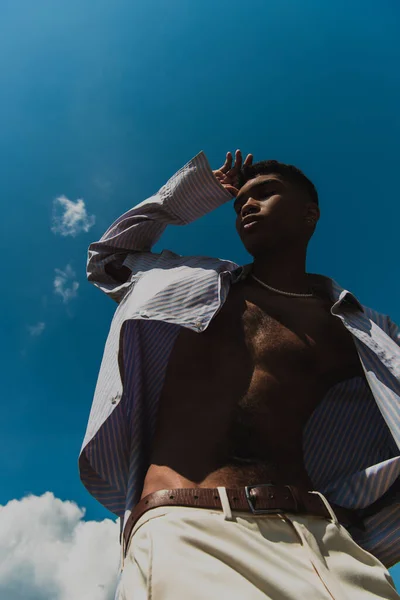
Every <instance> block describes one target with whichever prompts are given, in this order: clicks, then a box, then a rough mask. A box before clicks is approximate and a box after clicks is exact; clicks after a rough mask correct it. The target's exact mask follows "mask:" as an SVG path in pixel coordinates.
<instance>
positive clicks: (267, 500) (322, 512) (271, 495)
mask: <svg viewBox="0 0 400 600" xmlns="http://www.w3.org/2000/svg"><path fill="white" fill-rule="evenodd" d="M226 492H227V495H228V499H229V504H230V506H231V509H232V511H242V512H248V513H250V514H254V515H266V514H274V513H275V514H277V513H294V514H296V513H299V514H301V513H303V514H309V515H315V516H318V517H324V518H326V519H331V518H332V517H331V515H330V513H329V511H328V509H327V507H326V506H325V504H324V502H323V500H322V499H321V497H320V496H318V494H312V493H310V491H309V490H307V489H306V488H299V487H295V486H290V485H270V484H259V485H247V486H244V487H241V488H226ZM157 506H191V507H196V508H213V509H220V510H222V504H221V500H220V497H219V494H218V490H217V489H216V488H178V489H175V490H159V491H158V492H153V493H152V494H148V495H147V496H145V497H144V498H142V500H140V502H139V503H138V504H137V505H136V506H135V508H134V509H133V511H132V513H131V514H130V516H129V518H128V521H127V522H126V525H125V528H124V532H123V536H124V548H125V552H126V549H127V547H128V542H129V538H130V536H131V533H132V529H133V527H134V525H135V523H136V522H137V521H138V519H139V518H140V517H141V516H142V515H143V514H144V513H145V512H146V511H147V510H150V509H152V508H156V507H157ZM330 506H331V507H332V509H333V511H334V513H335V515H336V517H337V519H338V521H339V522H340V523H341V524H342V525H345V526H347V525H352V524H355V522H356V519H355V516H354V513H353V512H352V511H351V510H349V509H346V508H343V507H341V506H336V505H335V504H331V503H330Z"/></svg>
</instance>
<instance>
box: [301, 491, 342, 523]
mask: <svg viewBox="0 0 400 600" xmlns="http://www.w3.org/2000/svg"><path fill="white" fill-rule="evenodd" d="M309 493H310V494H317V496H319V497H320V498H321V500H322V502H323V503H324V505H325V508H326V510H327V511H328V513H329V514H330V516H331V519H332V522H333V523H334V524H335V525H336V527H339V526H340V525H339V521H338V518H337V516H336V515H335V513H334V511H333V508H332V506H331V505H330V504H329V502H328V500H327V499H326V498H325V496H324V495H323V494H321V493H320V492H315V491H314V492H309Z"/></svg>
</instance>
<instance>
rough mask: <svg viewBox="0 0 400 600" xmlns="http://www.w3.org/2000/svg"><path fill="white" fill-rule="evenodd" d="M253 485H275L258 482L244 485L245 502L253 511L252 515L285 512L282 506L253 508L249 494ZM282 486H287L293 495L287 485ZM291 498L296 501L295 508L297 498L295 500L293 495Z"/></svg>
mask: <svg viewBox="0 0 400 600" xmlns="http://www.w3.org/2000/svg"><path fill="white" fill-rule="evenodd" d="M255 487H275V485H274V484H273V483H260V484H259V485H245V486H244V491H245V494H246V499H247V502H248V504H249V507H250V510H251V512H252V513H253V515H274V514H279V513H281V512H285V511H284V510H282V508H255V507H254V506H253V504H252V498H251V496H250V490H251V489H252V488H255ZM284 487H287V488H288V490H289V493H290V494H291V495H292V496H293V493H292V490H291V489H290V487H289V486H288V485H285V486H284ZM293 498H294V501H295V503H296V508H297V500H296V498H295V496H293Z"/></svg>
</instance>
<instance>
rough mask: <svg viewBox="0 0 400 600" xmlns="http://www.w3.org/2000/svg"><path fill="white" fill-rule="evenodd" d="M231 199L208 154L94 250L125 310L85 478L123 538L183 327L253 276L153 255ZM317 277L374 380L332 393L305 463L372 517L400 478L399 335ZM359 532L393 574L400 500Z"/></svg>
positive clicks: (306, 435)
mask: <svg viewBox="0 0 400 600" xmlns="http://www.w3.org/2000/svg"><path fill="white" fill-rule="evenodd" d="M231 200H232V196H231V194H230V193H229V192H227V191H226V190H225V189H224V188H223V186H222V185H221V184H220V183H219V181H218V180H217V179H216V177H215V176H214V174H213V172H212V170H211V168H210V165H209V163H208V160H207V158H206V156H205V154H204V153H203V152H200V153H199V154H198V155H197V156H195V157H194V158H193V159H192V160H191V161H189V162H188V163H187V164H186V165H185V166H184V167H182V168H181V169H180V170H179V171H178V172H177V173H176V174H175V175H174V176H173V177H172V178H171V179H170V180H169V181H168V182H167V183H166V184H165V185H164V186H163V187H162V188H161V189H160V190H159V192H158V193H156V194H155V195H154V196H151V197H150V198H148V199H147V200H145V201H144V202H141V203H140V204H138V205H137V206H135V207H134V208H133V209H131V210H129V211H128V212H126V213H125V214H123V215H122V216H121V217H119V218H118V219H117V220H116V221H115V222H114V223H113V224H112V225H111V227H110V228H109V229H108V230H107V231H106V232H105V234H104V235H103V236H102V238H101V239H100V240H99V241H98V242H95V243H93V244H91V245H90V247H89V257H88V265H87V274H88V279H89V281H91V282H92V283H93V284H94V285H96V286H97V287H98V288H99V289H101V290H102V291H103V292H104V293H105V294H107V295H108V296H110V297H111V298H112V299H113V300H115V301H116V302H117V304H118V306H117V309H116V311H115V315H114V318H113V320H112V323H111V327H110V332H109V335H108V338H107V342H106V345H105V350H104V355H103V360H102V363H101V368H100V372H99V377H98V381H97V386H96V389H95V394H94V399H93V404H92V408H91V412H90V416H89V422H88V426H87V430H86V435H85V438H84V441H83V444H82V449H81V452H80V456H79V468H80V474H81V479H82V482H83V484H84V485H85V486H86V488H87V489H88V491H89V492H90V493H91V494H92V495H93V496H94V497H95V498H97V500H98V501H99V502H101V504H103V505H104V506H105V507H106V508H107V509H109V510H110V511H112V512H113V513H115V514H116V515H118V516H119V517H120V519H121V528H123V526H124V524H125V523H126V520H127V518H128V517H129V515H130V513H131V511H132V509H133V508H134V506H135V505H136V504H137V502H138V501H139V499H140V496H141V493H142V489H143V482H144V478H145V475H146V471H147V469H148V467H149V464H150V455H151V450H152V439H153V435H154V432H155V422H156V417H157V410H158V402H159V398H160V395H161V391H162V387H163V383H164V379H165V374H166V369H167V365H168V360H169V356H170V353H171V350H172V348H173V346H174V342H175V340H176V338H177V335H178V333H179V331H180V330H181V327H187V328H189V329H191V330H192V331H195V332H198V333H199V334H201V332H203V331H204V330H205V329H206V328H207V327H208V325H209V324H210V322H211V320H212V319H213V317H214V316H215V315H216V314H217V313H218V311H219V310H220V309H221V307H222V306H223V304H224V302H225V300H226V298H227V295H228V293H229V289H230V287H231V285H235V283H237V282H238V281H241V280H242V279H243V278H245V277H246V276H247V275H248V274H249V272H250V269H251V266H252V265H251V264H249V265H244V266H240V265H237V264H236V263H234V262H231V261H229V260H221V259H218V258H212V257H207V256H181V255H179V254H176V253H174V252H171V251H169V250H164V251H163V252H161V253H153V252H151V248H152V247H153V246H154V244H155V243H156V242H157V241H158V240H159V238H160V236H161V235H162V233H163V231H164V229H165V228H166V226H167V225H170V224H173V225H185V224H187V223H190V222H192V221H194V220H195V219H198V218H200V217H202V216H203V215H205V214H206V213H208V212H210V211H212V210H214V209H215V208H217V207H218V206H220V205H221V204H223V203H225V202H227V201H231ZM127 269H129V271H127ZM124 272H125V273H126V272H127V273H129V277H128V278H126V276H125V277H124V276H123V275H122V274H123V273H124ZM118 273H121V275H120V276H119V275H118ZM319 277H321V278H322V279H323V281H325V282H326V283H327V285H328V287H329V290H330V296H331V301H332V307H331V313H332V314H333V315H335V316H336V317H337V318H338V319H340V320H341V321H342V322H343V324H344V326H345V327H346V328H347V330H348V331H349V332H350V333H351V334H352V336H353V339H354V342H355V345H356V348H357V351H358V354H359V357H360V361H361V364H362V366H363V370H364V373H365V377H354V378H352V379H350V380H347V381H344V382H341V383H339V384H337V385H335V386H334V387H333V388H331V389H330V390H329V391H328V393H327V394H326V396H325V397H324V398H323V400H322V402H321V403H320V404H319V405H318V407H317V409H316V410H315V411H314V413H313V414H312V415H311V417H310V419H309V421H308V422H307V424H306V426H305V428H304V431H303V451H304V462H305V465H306V469H307V472H308V474H309V476H310V478H311V481H312V482H313V485H314V489H315V490H318V491H320V492H321V493H323V494H324V495H325V496H326V497H327V498H328V499H329V500H330V501H331V502H333V503H336V504H339V505H341V506H344V507H347V508H351V509H366V508H367V507H368V506H370V505H371V504H372V503H374V502H375V501H376V500H378V499H379V498H381V497H382V496H383V495H384V494H386V493H387V492H388V491H389V490H390V488H392V489H393V487H392V486H393V484H394V483H395V482H396V481H398V480H399V478H400V452H399V449H400V329H399V328H398V327H397V326H396V325H395V323H393V321H391V319H390V318H389V317H388V316H387V315H383V314H380V313H378V312H376V311H374V310H372V309H370V308H367V307H366V306H363V305H362V304H361V303H360V302H359V301H358V299H357V298H356V297H355V296H354V295H353V294H352V293H351V292H349V291H348V290H345V289H343V288H342V287H341V286H340V285H339V284H338V283H336V282H335V281H334V280H332V279H330V278H328V277H324V276H322V275H321V276H319ZM364 512H366V511H364ZM360 514H361V513H360ZM349 531H350V533H351V534H352V536H353V538H354V539H355V541H356V542H357V543H358V544H359V545H360V546H362V547H363V548H364V549H366V550H368V551H369V552H371V553H372V554H374V555H375V556H377V557H378V558H379V559H380V560H381V561H382V562H383V563H384V564H385V565H386V566H388V567H389V566H392V565H393V564H395V563H396V562H398V561H399V560H400V535H399V531H400V498H399V497H397V498H396V495H395V494H392V496H390V494H389V500H388V501H387V502H386V505H385V506H384V507H380V508H379V509H378V510H377V511H375V512H374V513H373V514H370V515H368V516H365V518H364V528H363V529H361V528H350V530H349Z"/></svg>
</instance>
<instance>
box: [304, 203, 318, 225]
mask: <svg viewBox="0 0 400 600" xmlns="http://www.w3.org/2000/svg"><path fill="white" fill-rule="evenodd" d="M319 217H320V212H319V207H318V206H317V204H315V202H307V204H306V206H305V211H304V219H305V222H306V223H307V224H308V225H314V226H315V225H316V224H317V222H318V221H319Z"/></svg>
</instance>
